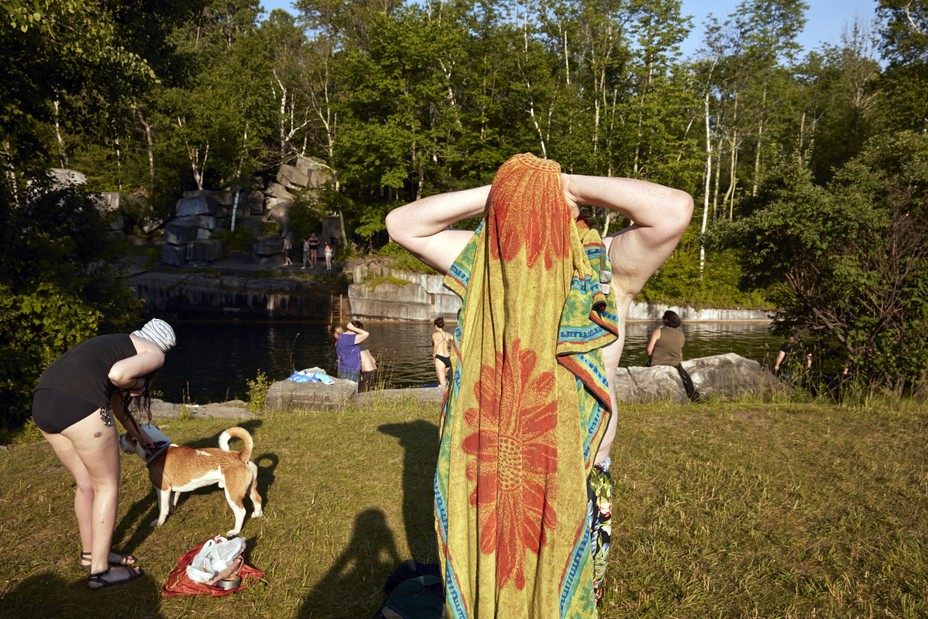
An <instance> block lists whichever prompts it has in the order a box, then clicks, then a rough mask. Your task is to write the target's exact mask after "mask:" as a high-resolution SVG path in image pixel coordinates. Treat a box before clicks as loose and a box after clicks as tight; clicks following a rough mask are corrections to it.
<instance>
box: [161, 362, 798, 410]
mask: <svg viewBox="0 0 928 619" xmlns="http://www.w3.org/2000/svg"><path fill="white" fill-rule="evenodd" d="M683 368H684V369H685V370H686V371H687V372H688V373H689V374H690V377H691V378H692V379H693V384H694V385H695V386H696V389H697V390H698V391H699V393H700V394H701V395H702V396H704V397H716V398H723V399H724V398H734V397H741V396H746V395H767V394H771V393H777V392H785V391H787V390H788V387H787V386H786V385H785V384H784V383H783V382H782V381H780V380H778V379H777V378H776V377H775V376H774V375H773V374H771V373H770V372H769V371H768V370H766V369H765V368H764V367H763V366H762V365H761V364H760V363H758V362H756V361H752V360H750V359H746V358H744V357H742V356H740V355H737V354H735V353H727V354H724V355H713V356H711V357H700V358H698V359H691V360H689V361H684V362H683ZM333 380H334V381H335V383H334V384H332V385H325V384H323V383H295V382H293V381H291V380H280V381H277V382H275V383H273V384H272V385H271V387H270V389H269V390H268V394H267V408H268V410H274V411H281V412H291V411H314V410H317V411H329V410H339V409H342V408H346V407H348V406H362V407H363V406H371V405H377V404H380V403H386V402H401V401H404V400H409V399H412V400H415V401H416V402H417V403H419V404H423V405H435V406H436V407H437V406H440V405H441V402H442V400H443V399H444V394H445V390H444V388H442V387H418V388H409V389H378V390H374V391H368V392H365V393H358V386H357V384H356V383H354V382H352V381H348V380H342V379H339V378H333ZM616 399H617V400H618V401H619V402H625V403H647V402H658V401H667V400H670V401H674V402H686V401H687V397H686V392H685V391H684V390H683V382H682V381H681V380H680V376H679V374H677V371H676V370H675V369H674V368H672V367H670V366H656V367H651V368H647V367H620V368H619V369H618V370H617V371H616ZM185 412H186V414H187V415H189V416H190V417H193V418H207V417H213V418H227V419H238V418H246V419H250V418H254V417H257V416H258V415H255V414H254V413H252V412H251V411H249V410H248V404H247V403H245V402H242V401H241V400H233V401H231V402H222V403H217V404H201V405H189V404H188V405H186V410H185V407H184V405H182V404H171V403H169V402H162V401H161V400H152V417H155V418H161V419H174V418H177V417H179V416H181V415H183V414H184V413H185Z"/></svg>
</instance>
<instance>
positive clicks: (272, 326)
mask: <svg viewBox="0 0 928 619" xmlns="http://www.w3.org/2000/svg"><path fill="white" fill-rule="evenodd" d="M172 325H173V326H174V329H175V331H176V333H177V347H176V348H175V349H174V350H172V351H171V352H170V353H169V354H168V357H167V362H166V363H165V365H164V367H163V368H162V369H161V370H160V371H159V372H158V375H157V377H156V378H155V381H154V383H153V385H152V391H153V394H154V395H155V397H159V398H161V399H163V400H166V401H168V402H188V403H191V404H206V403H209V402H225V401H228V400H232V399H242V400H247V399H248V382H247V381H249V380H254V379H255V377H256V376H257V375H258V372H259V371H260V372H263V373H264V374H266V375H267V377H268V378H269V379H271V380H272V381H278V380H283V379H285V378H287V377H288V376H290V374H291V373H292V372H293V371H294V370H302V369H306V368H312V367H319V368H322V369H325V370H328V371H329V373H330V374H332V375H335V369H334V367H332V364H333V361H334V359H333V354H334V351H333V349H332V345H331V341H330V340H329V339H328V337H327V335H326V325H325V324H322V323H294V322H238V321H209V322H207V321H203V322H194V321H172ZM364 326H365V328H366V329H367V330H368V331H370V333H371V336H370V338H369V339H368V347H369V348H370V351H371V353H373V355H374V357H375V358H376V359H377V363H378V365H379V368H380V372H381V379H382V380H383V381H385V383H386V386H389V387H419V386H423V385H434V384H436V382H437V379H436V378H435V368H434V365H433V362H432V359H431V351H432V347H431V339H430V338H431V334H432V325H431V323H398V322H383V323H374V322H370V323H368V322H365V325H364ZM657 326H658V323H655V322H629V323H628V336H627V338H626V343H625V351H624V352H623V353H622V361H621V365H622V366H635V365H638V366H641V365H644V364H645V362H646V360H647V356H646V355H645V352H644V349H645V345H646V344H647V340H648V337H649V335H650V333H651V331H652V330H653V329H654V328H655V327H657ZM446 328H448V329H449V330H451V329H453V325H450V324H449V325H448V326H447V327H446ZM683 331H684V333H685V334H686V347H685V348H684V351H683V354H684V358H685V359H692V358H695V357H707V356H710V355H719V354H724V353H729V352H734V353H737V354H739V355H741V356H743V357H747V358H748V359H753V360H755V361H758V362H760V363H767V364H768V365H772V364H773V359H774V358H775V357H776V353H777V350H778V349H779V347H780V343H781V338H779V337H775V336H773V335H771V334H770V327H769V324H768V323H765V322H687V323H684V325H683Z"/></svg>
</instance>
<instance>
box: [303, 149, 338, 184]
mask: <svg viewBox="0 0 928 619" xmlns="http://www.w3.org/2000/svg"><path fill="white" fill-rule="evenodd" d="M296 167H297V169H298V170H300V171H301V172H303V174H305V175H306V178H307V181H306V187H307V188H309V189H318V188H319V187H322V186H323V185H325V184H326V183H328V182H331V181H332V169H331V168H329V166H327V165H326V164H325V163H323V162H322V161H320V160H318V159H315V158H313V157H303V156H302V155H301V156H299V157H297V158H296Z"/></svg>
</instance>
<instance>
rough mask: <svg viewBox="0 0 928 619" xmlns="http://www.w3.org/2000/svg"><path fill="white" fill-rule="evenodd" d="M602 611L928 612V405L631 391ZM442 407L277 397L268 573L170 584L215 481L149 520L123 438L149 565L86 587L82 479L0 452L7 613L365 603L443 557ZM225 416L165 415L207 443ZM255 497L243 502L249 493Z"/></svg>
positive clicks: (307, 610) (249, 522)
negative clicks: (76, 487) (706, 398)
mask: <svg viewBox="0 0 928 619" xmlns="http://www.w3.org/2000/svg"><path fill="white" fill-rule="evenodd" d="M620 414H621V421H620V426H619V435H618V437H617V440H616V444H615V446H614V448H613V454H612V456H613V478H614V481H615V507H614V509H615V521H614V529H613V538H612V553H611V561H610V563H611V564H610V566H609V570H608V572H607V580H606V592H605V596H604V600H603V602H602V605H601V608H600V616H601V617H616V618H618V617H655V618H657V617H694V618H701V617H924V616H926V615H928V601H926V592H928V556H926V550H928V412H926V411H925V410H922V409H921V408H919V407H917V406H916V405H914V404H908V405H900V404H898V403H896V404H895V405H891V404H887V403H885V402H870V403H868V405H867V406H865V407H839V406H830V405H823V404H818V403H803V404H791V403H782V402H778V403H759V402H748V403H745V402H741V403H718V402H713V403H708V404H698V405H679V406H678V405H671V404H655V405H648V406H624V407H623V409H622V410H621V413H620ZM436 424H437V410H435V409H434V408H433V407H431V406H429V407H421V406H419V405H416V404H413V403H405V404H384V405H372V406H369V407H367V408H365V409H364V410H349V411H343V412H319V413H302V414H287V415H283V414H268V415H267V416H266V417H264V418H262V419H260V420H252V421H246V422H243V423H242V425H244V426H245V427H247V428H248V429H249V430H250V431H251V432H252V434H253V435H254V437H255V456H254V459H255V461H256V462H257V464H258V466H259V468H260V470H261V473H260V480H259V487H260V492H261V494H262V496H263V497H264V498H265V517H264V518H256V519H251V518H250V517H249V518H247V519H246V521H245V528H244V529H243V531H242V536H244V537H245V538H246V539H247V540H248V551H247V556H248V560H249V563H250V564H251V565H254V566H256V567H258V568H260V569H262V570H264V571H265V572H266V573H267V575H266V581H265V582H263V583H260V584H258V585H257V586H254V587H252V588H251V589H249V590H247V591H244V592H241V593H236V594H233V595H231V596H228V597H226V598H208V597H181V598H166V599H162V598H161V597H160V596H159V591H160V586H161V584H162V583H163V582H164V580H165V578H166V576H167V575H168V573H169V572H170V570H171V568H172V567H173V566H174V564H175V562H176V560H177V559H178V558H179V557H180V556H181V555H183V554H184V553H185V552H186V551H187V550H188V549H189V548H191V547H193V546H194V545H195V544H197V543H199V542H201V541H203V540H204V539H206V538H208V537H211V536H213V535H217V534H222V533H224V532H225V531H226V530H227V529H228V528H229V527H230V526H231V524H232V512H231V510H229V508H228V506H227V505H226V502H225V500H224V498H223V496H222V494H221V492H220V491H219V490H218V489H216V488H215V487H213V488H209V489H203V490H199V491H196V492H193V493H189V494H186V495H184V498H182V499H181V503H180V505H179V506H178V509H177V512H176V513H175V514H173V515H172V516H171V517H170V518H169V519H168V521H167V523H166V524H165V525H164V526H163V527H161V528H158V529H150V528H149V527H148V523H149V522H150V521H151V520H152V519H153V518H154V517H155V506H154V499H153V495H152V493H151V491H150V485H149V483H148V479H147V476H146V474H145V469H144V467H143V466H142V463H141V462H140V461H139V460H137V459H135V458H134V457H130V456H128V455H124V456H123V457H122V458H123V459H122V466H123V473H122V477H123V482H122V499H121V503H120V514H119V518H118V519H117V527H116V535H115V546H116V548H119V549H121V550H125V551H129V552H132V553H133V554H135V555H136V556H138V557H139V559H140V561H141V563H142V565H143V567H144V568H145V570H146V577H145V578H144V579H140V580H138V581H136V582H133V583H130V584H128V585H124V586H121V587H115V588H111V589H106V590H103V591H89V590H88V589H87V587H86V575H85V573H83V572H81V571H80V570H79V569H78V561H77V557H78V551H79V550H80V548H79V544H78V540H77V530H76V524H75V523H74V520H73V515H72V512H71V503H72V492H73V481H72V479H71V477H70V475H69V474H68V473H67V471H65V470H64V468H63V467H62V466H61V465H60V464H59V463H58V461H57V459H56V458H55V457H54V455H53V454H52V452H51V449H50V448H49V447H48V445H47V444H46V443H44V442H37V443H33V444H24V445H16V446H13V447H12V448H11V449H10V450H9V451H6V452H4V453H2V454H0V484H2V486H3V492H2V493H0V548H3V549H4V550H5V552H4V558H3V560H2V561H0V597H2V599H0V615H2V616H11V617H12V616H18V617H32V616H43V617H109V616H116V615H117V614H118V615H119V616H125V617H201V616H216V615H217V614H219V613H220V612H221V613H222V614H223V615H227V616H233V617H275V618H277V617H346V618H349V617H350V618H354V617H368V616H371V615H372V614H373V612H374V610H375V609H376V608H377V606H378V604H379V603H380V601H381V589H382V586H383V584H384V581H385V579H386V577H387V575H388V574H389V573H390V572H391V571H392V570H393V569H394V567H395V566H396V565H397V564H398V563H399V562H400V561H401V560H404V559H407V558H410V557H413V556H414V557H415V558H417V559H419V560H421V561H434V560H435V541H434V534H433V530H432V519H431V492H432V488H431V476H432V472H433V470H434V461H435V457H436V441H437V434H438V428H437V425H436ZM229 425H232V424H231V423H230V422H228V421H224V420H195V419H191V420H185V421H175V422H165V423H163V424H162V426H163V429H164V430H165V431H166V432H167V433H168V434H169V435H170V436H171V437H172V438H173V439H174V440H175V441H176V442H178V443H181V444H188V445H194V446H213V445H215V444H216V438H217V436H218V434H219V432H221V431H222V430H223V429H224V428H226V427H227V426H229ZM249 513H250V504H249Z"/></svg>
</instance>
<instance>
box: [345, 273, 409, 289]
mask: <svg viewBox="0 0 928 619" xmlns="http://www.w3.org/2000/svg"><path fill="white" fill-rule="evenodd" d="M358 283H360V284H362V285H364V286H367V287H368V288H376V287H377V286H379V285H380V284H390V285H391V286H399V287H403V286H408V285H409V284H411V283H412V282H410V281H409V280H408V279H402V278H400V277H396V276H394V275H378V276H376V277H369V278H367V279H365V280H363V281H361V282H358Z"/></svg>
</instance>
